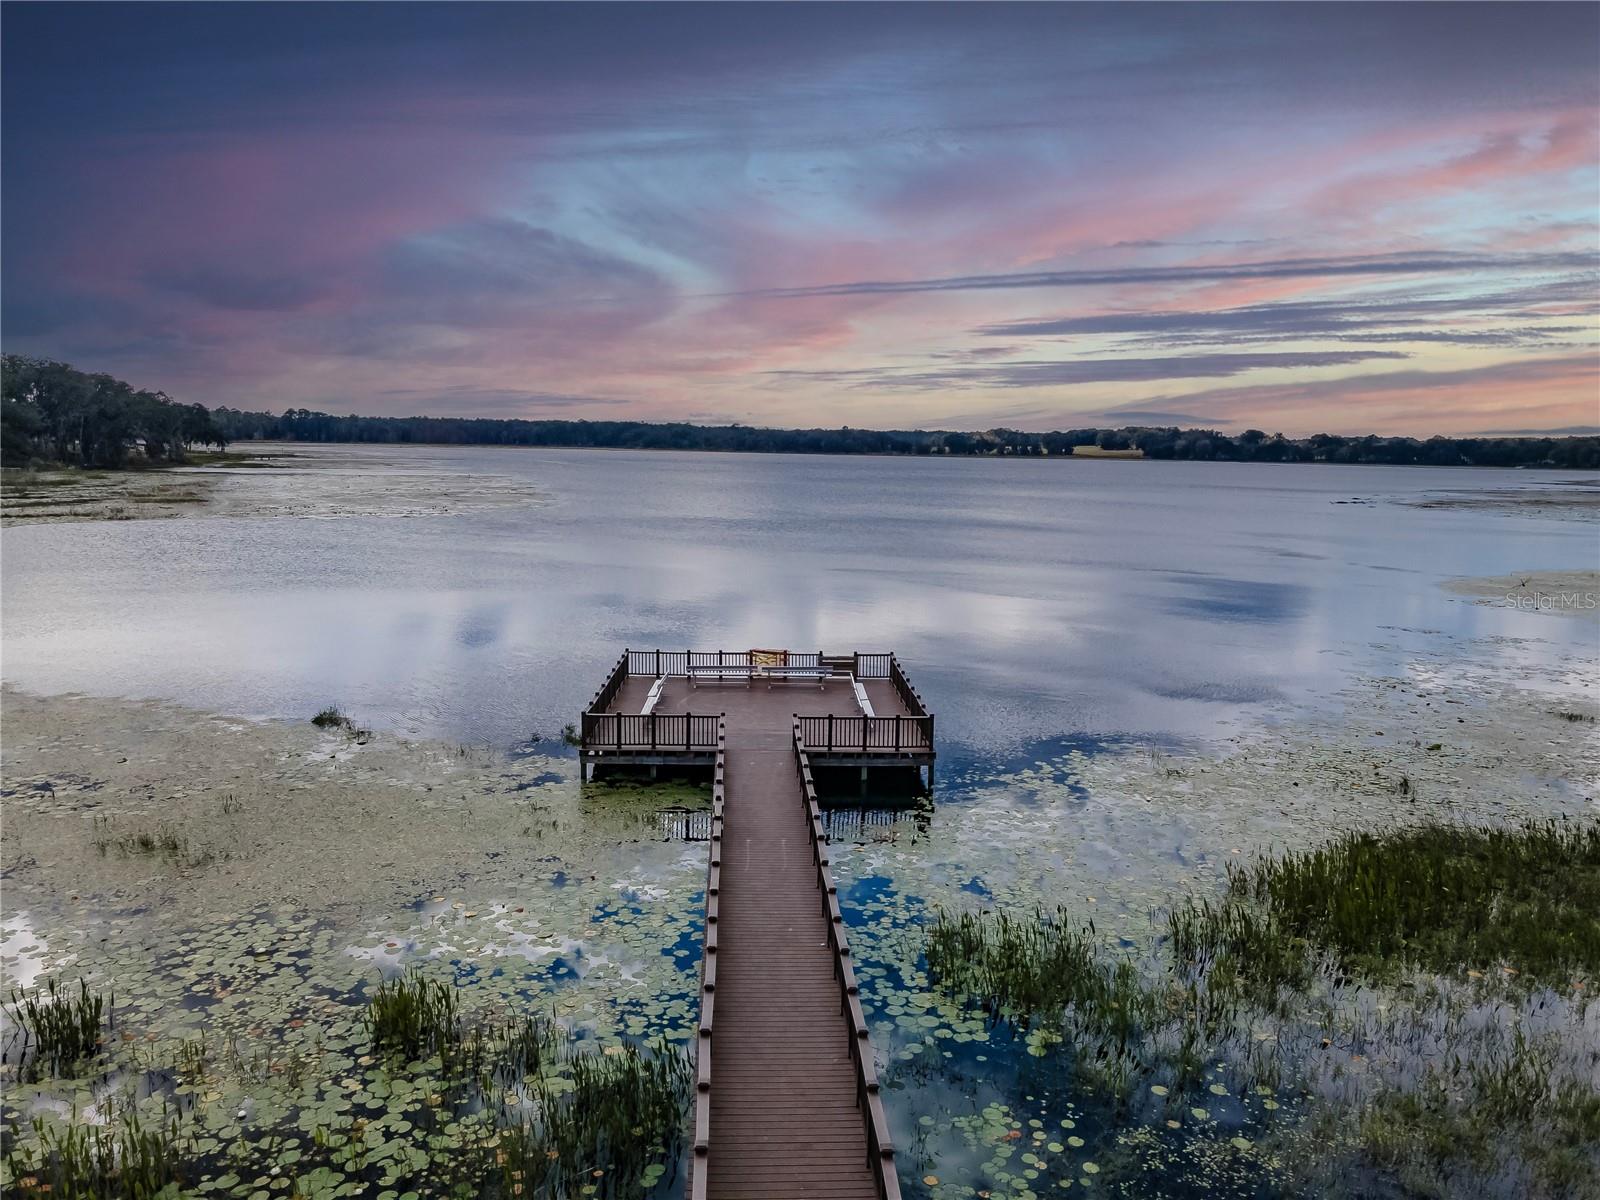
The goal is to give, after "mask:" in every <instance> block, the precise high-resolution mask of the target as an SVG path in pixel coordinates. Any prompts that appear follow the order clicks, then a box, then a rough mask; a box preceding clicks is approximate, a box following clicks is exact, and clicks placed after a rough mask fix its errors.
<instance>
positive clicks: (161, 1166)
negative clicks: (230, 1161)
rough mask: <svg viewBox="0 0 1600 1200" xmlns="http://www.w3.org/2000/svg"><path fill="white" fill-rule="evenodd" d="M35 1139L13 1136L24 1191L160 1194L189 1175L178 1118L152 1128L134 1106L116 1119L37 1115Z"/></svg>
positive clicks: (106, 1197) (141, 1198)
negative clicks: (52, 1119)
mask: <svg viewBox="0 0 1600 1200" xmlns="http://www.w3.org/2000/svg"><path fill="white" fill-rule="evenodd" d="M33 1134H34V1142H33V1144H32V1145H22V1144H20V1143H19V1142H18V1141H17V1140H16V1139H13V1140H12V1142H11V1145H10V1147H9V1148H8V1150H7V1152H6V1157H5V1163H6V1167H7V1169H8V1173H9V1174H10V1177H11V1179H12V1180H13V1186H14V1187H15V1188H16V1191H17V1192H18V1193H19V1194H20V1195H23V1196H30V1197H32V1196H64V1197H68V1198H69V1200H154V1198H156V1197H171V1196H173V1195H174V1192H173V1191H172V1190H169V1189H172V1188H174V1186H175V1185H178V1184H180V1183H181V1182H182V1181H183V1173H182V1165H183V1151H182V1148H181V1144H180V1139H179V1133H178V1124H177V1121H176V1119H173V1120H171V1121H169V1122H168V1123H166V1124H164V1125H158V1126H155V1127H153V1128H147V1127H145V1126H144V1125H142V1124H140V1121H139V1117H138V1114H137V1113H135V1112H130V1113H128V1115H127V1116H126V1118H125V1119H123V1120H122V1121H120V1122H119V1123H118V1124H116V1125H93V1124H79V1123H74V1124H71V1125H51V1124H48V1123H47V1122H45V1121H35V1122H34V1126H33Z"/></svg>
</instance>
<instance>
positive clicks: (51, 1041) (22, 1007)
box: [6, 979, 116, 1074]
mask: <svg viewBox="0 0 1600 1200" xmlns="http://www.w3.org/2000/svg"><path fill="white" fill-rule="evenodd" d="M115 1010H116V996H115V994H109V995H106V996H102V995H100V994H99V993H98V992H91V991H90V990H89V985H88V983H86V982H85V981H84V980H81V979H80V980H79V981H78V993H77V995H72V994H70V993H68V994H65V995H64V994H62V992H61V991H60V989H59V987H58V986H57V984H56V981H55V980H54V979H52V980H50V981H49V983H48V985H47V986H46V989H45V991H44V992H38V991H35V992H33V993H32V994H30V995H24V994H21V993H19V992H16V991H13V992H12V993H11V1004H10V1005H9V1006H8V1007H7V1010H6V1011H7V1013H8V1014H9V1015H10V1017H11V1019H12V1021H13V1022H14V1023H15V1024H16V1025H17V1032H16V1034H14V1035H13V1040H15V1038H17V1037H20V1038H21V1039H22V1043H23V1045H22V1059H23V1060H24V1061H27V1060H31V1062H32V1065H33V1066H34V1068H35V1069H37V1068H39V1067H41V1066H43V1067H47V1068H48V1069H49V1071H50V1072H51V1073H52V1074H63V1073H65V1072H68V1071H70V1070H71V1069H72V1068H73V1067H74V1066H75V1065H76V1064H77V1063H79V1062H82V1061H83V1060H84V1059H86V1058H89V1057H91V1056H92V1055H94V1054H96V1053H97V1052H98V1051H99V1049H100V1046H101V1043H102V1041H103V1037H104V1033H105V1031H106V1030H107V1029H108V1028H110V1027H111V1026H112V1025H114V1024H115Z"/></svg>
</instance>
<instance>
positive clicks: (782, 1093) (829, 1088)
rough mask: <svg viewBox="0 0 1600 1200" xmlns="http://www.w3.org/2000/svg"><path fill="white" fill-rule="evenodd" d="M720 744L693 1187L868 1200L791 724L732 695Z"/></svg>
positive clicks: (846, 1042) (866, 1167)
mask: <svg viewBox="0 0 1600 1200" xmlns="http://www.w3.org/2000/svg"><path fill="white" fill-rule="evenodd" d="M726 753H727V775H726V785H725V786H726V793H725V794H726V809H725V820H724V827H723V834H722V883H721V893H720V905H719V911H720V919H719V923H718V933H717V938H718V955H717V976H716V1024H715V1030H714V1032H713V1034H712V1042H713V1045H714V1048H715V1055H716V1065H715V1067H714V1068H713V1073H712V1089H711V1128H710V1138H709V1151H710V1153H709V1155H708V1159H709V1161H708V1164H707V1171H706V1183H707V1187H706V1194H707V1195H708V1196H713V1197H717V1196H741V1197H743V1196H748V1197H758V1196H771V1197H791V1196H795V1197H798V1196H827V1197H840V1198H844V1197H861V1198H862V1200H875V1198H876V1197H877V1196H878V1185H877V1183H876V1181H875V1173H874V1171H873V1170H872V1169H871V1166H870V1164H869V1161H868V1156H867V1136H866V1124H865V1122H864V1121H863V1113H862V1111H861V1109H860V1107H858V1104H857V1090H858V1089H857V1086H856V1066H855V1061H854V1059H853V1057H852V1055H851V1047H850V1030H849V1027H848V1026H847V1025H846V1023H845V1014H844V1013H842V1012H841V1008H842V1007H843V1005H841V993H840V987H839V982H838V980H837V978H836V977H835V969H834V960H835V951H834V949H833V945H832V942H831V939H830V938H829V930H828V925H829V922H828V919H827V917H826V916H825V915H824V913H823V910H822V903H821V893H820V892H819V890H818V886H817V866H816V862H815V855H814V853H813V849H812V830H811V827H810V821H809V820H808V818H807V805H806V796H805V791H804V788H803V786H802V783H801V779H800V775H799V773H798V771H797V769H796V764H795V753H794V746H793V742H792V733H791V728H790V726H789V724H788V722H787V721H786V722H784V723H783V724H780V725H777V726H776V727H774V725H772V724H771V723H768V722H763V721H762V720H761V719H760V714H757V713H752V712H750V710H749V709H748V708H746V707H745V706H742V705H738V704H734V705H733V706H732V708H731V711H730V712H729V714H728V718H727V752H726ZM835 903H837V898H836V897H835ZM867 1053H868V1054H869V1055H870V1053H871V1051H870V1048H869V1049H868V1050H867ZM889 1169H890V1170H892V1169H893V1166H892V1164H890V1168H889Z"/></svg>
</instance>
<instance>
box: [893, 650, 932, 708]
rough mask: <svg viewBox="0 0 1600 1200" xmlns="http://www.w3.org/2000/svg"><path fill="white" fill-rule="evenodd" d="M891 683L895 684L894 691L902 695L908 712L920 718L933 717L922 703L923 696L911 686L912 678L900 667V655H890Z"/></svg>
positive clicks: (902, 700)
mask: <svg viewBox="0 0 1600 1200" xmlns="http://www.w3.org/2000/svg"><path fill="white" fill-rule="evenodd" d="M889 682H891V683H892V684H894V690H895V691H896V692H898V693H899V694H900V699H901V702H902V703H904V704H905V706H906V711H907V712H909V713H911V714H913V715H914V716H918V717H932V716H933V714H932V713H930V712H929V711H928V706H927V705H926V704H924V703H923V702H922V696H921V695H920V694H919V693H918V692H917V689H916V688H914V687H912V686H911V678H910V676H908V675H907V674H906V672H905V668H904V667H902V666H901V665H900V659H899V656H898V655H895V654H893V653H891V654H890V655H889Z"/></svg>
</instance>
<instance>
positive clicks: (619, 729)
mask: <svg viewBox="0 0 1600 1200" xmlns="http://www.w3.org/2000/svg"><path fill="white" fill-rule="evenodd" d="M718 720H719V718H717V717H715V716H708V715H706V714H705V713H658V712H650V713H607V712H598V713H597V712H586V713H584V714H583V735H582V739H581V740H582V742H583V748H584V749H585V750H595V751H605V750H612V751H616V752H621V751H623V750H633V751H640V750H680V751H684V750H713V749H715V748H716V745H717V728H718V724H717V723H718Z"/></svg>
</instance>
